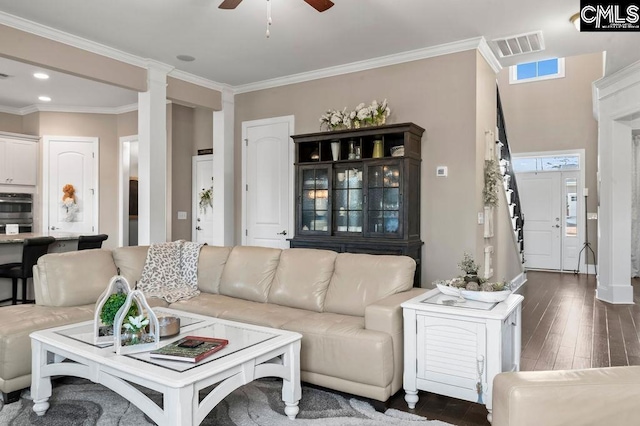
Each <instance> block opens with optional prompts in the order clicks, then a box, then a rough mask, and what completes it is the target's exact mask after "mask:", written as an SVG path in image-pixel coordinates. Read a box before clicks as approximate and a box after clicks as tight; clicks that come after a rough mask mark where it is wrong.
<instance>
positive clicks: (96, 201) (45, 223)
mask: <svg viewBox="0 0 640 426" xmlns="http://www.w3.org/2000/svg"><path fill="white" fill-rule="evenodd" d="M57 141H59V142H91V143H92V144H93V152H94V153H95V155H94V156H93V170H94V179H93V182H92V184H93V188H94V197H93V223H94V224H95V228H94V229H95V231H94V232H95V233H96V234H97V233H99V232H100V221H99V219H100V211H99V210H100V139H99V138H97V137H89V136H46V135H45V136H43V137H42V230H43V232H44V233H48V232H49V144H50V143H51V142H57Z"/></svg>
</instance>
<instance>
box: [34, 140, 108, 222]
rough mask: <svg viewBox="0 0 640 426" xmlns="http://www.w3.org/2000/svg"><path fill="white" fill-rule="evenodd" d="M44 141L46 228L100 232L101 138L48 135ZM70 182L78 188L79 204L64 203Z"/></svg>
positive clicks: (76, 191)
mask: <svg viewBox="0 0 640 426" xmlns="http://www.w3.org/2000/svg"><path fill="white" fill-rule="evenodd" d="M43 140H44V151H45V153H44V154H45V155H44V158H45V161H44V164H43V168H44V173H43V179H44V191H43V192H44V193H43V201H44V202H43V208H44V212H43V219H44V227H45V229H49V230H52V231H63V232H74V233H94V232H98V164H99V163H98V138H77V137H51V136H45V137H44V138H43ZM67 184H70V185H73V187H74V189H75V197H76V200H75V205H70V206H65V205H64V204H63V202H62V197H63V195H64V194H63V192H62V189H63V187H64V186H65V185H67Z"/></svg>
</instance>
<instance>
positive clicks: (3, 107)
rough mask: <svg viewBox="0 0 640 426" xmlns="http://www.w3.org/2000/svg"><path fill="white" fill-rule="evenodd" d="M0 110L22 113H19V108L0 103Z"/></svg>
mask: <svg viewBox="0 0 640 426" xmlns="http://www.w3.org/2000/svg"><path fill="white" fill-rule="evenodd" d="M0 112H3V113H5V114H13V115H22V114H20V108H13V107H8V106H4V105H0Z"/></svg>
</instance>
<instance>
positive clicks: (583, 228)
mask: <svg viewBox="0 0 640 426" xmlns="http://www.w3.org/2000/svg"><path fill="white" fill-rule="evenodd" d="M554 155H557V156H562V155H578V156H579V157H580V170H567V171H577V172H579V176H580V182H579V185H580V186H579V190H578V193H579V195H578V197H579V198H578V199H579V202H578V205H579V208H578V217H577V218H576V219H577V223H578V235H579V237H578V238H579V245H580V249H582V247H584V242H585V237H586V234H587V224H586V223H585V221H584V213H585V209H586V208H587V203H586V200H585V199H584V196H583V194H584V188H585V183H586V174H585V170H586V164H585V150H584V149H569V150H559V151H536V152H519V153H517V154H514V153H512V154H511V157H512V158H520V157H549V156H554ZM558 171H560V170H554V171H553V172H558ZM523 173H526V172H523ZM537 173H549V172H545V171H544V170H542V171H538V172H537ZM516 184H517V181H516ZM594 191H596V189H595V188H593V189H592V193H593V192H594ZM562 193H564V190H563V191H562ZM562 205H563V206H564V202H563V204H562ZM524 220H525V221H526V220H527V218H526V216H525V218H524ZM563 231H564V226H563ZM561 241H562V243H561V248H560V267H561V268H562V266H563V265H562V263H563V259H564V234H563V237H562V238H561ZM586 250H588V249H586ZM586 250H585V251H583V252H582V256H581V257H580V265H579V271H580V273H582V274H588V273H589V271H588V270H587V264H586V253H585V252H586ZM525 254H526V253H525ZM561 270H562V269H561ZM563 271H567V272H573V270H570V271H569V270H563Z"/></svg>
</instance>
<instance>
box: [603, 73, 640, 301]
mask: <svg viewBox="0 0 640 426" xmlns="http://www.w3.org/2000/svg"><path fill="white" fill-rule="evenodd" d="M593 88H594V90H593V93H594V99H593V102H594V114H595V115H596V117H597V119H598V182H599V188H598V276H597V280H598V289H597V292H596V297H597V298H598V299H600V300H603V301H605V302H610V303H616V304H633V287H632V286H631V221H632V220H638V218H632V217H631V143H632V132H633V130H634V129H637V128H639V127H640V122H639V120H638V118H637V117H638V115H639V114H640V62H636V63H634V64H632V65H629V66H628V67H626V68H623V69H622V70H620V71H618V72H617V73H614V74H612V75H609V76H607V77H604V78H602V79H600V80H598V81H596V82H595V83H594V84H593Z"/></svg>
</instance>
